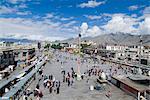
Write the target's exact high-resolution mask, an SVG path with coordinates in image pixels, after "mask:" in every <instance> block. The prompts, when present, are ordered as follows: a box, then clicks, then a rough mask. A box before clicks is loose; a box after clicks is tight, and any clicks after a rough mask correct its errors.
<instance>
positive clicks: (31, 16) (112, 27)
mask: <svg viewBox="0 0 150 100" xmlns="http://www.w3.org/2000/svg"><path fill="white" fill-rule="evenodd" d="M116 32H125V33H132V34H150V1H149V0H0V37H7V38H8V37H9V38H28V39H37V40H50V41H51V40H61V39H66V38H71V37H76V36H77V34H78V33H81V34H82V36H97V35H100V34H109V33H116Z"/></svg>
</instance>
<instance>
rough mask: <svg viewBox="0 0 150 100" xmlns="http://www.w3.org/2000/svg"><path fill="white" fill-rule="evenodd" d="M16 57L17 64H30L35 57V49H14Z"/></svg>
mask: <svg viewBox="0 0 150 100" xmlns="http://www.w3.org/2000/svg"><path fill="white" fill-rule="evenodd" d="M13 52H14V56H15V61H16V62H17V64H18V65H19V64H21V63H22V62H23V63H26V62H28V61H29V60H30V59H32V58H33V57H34V56H35V48H29V47H26V48H16V49H14V51H13Z"/></svg>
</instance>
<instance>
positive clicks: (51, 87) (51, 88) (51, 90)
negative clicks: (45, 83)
mask: <svg viewBox="0 0 150 100" xmlns="http://www.w3.org/2000/svg"><path fill="white" fill-rule="evenodd" d="M49 84H50V86H49V93H52V92H53V84H52V82H51V81H50V82H49Z"/></svg>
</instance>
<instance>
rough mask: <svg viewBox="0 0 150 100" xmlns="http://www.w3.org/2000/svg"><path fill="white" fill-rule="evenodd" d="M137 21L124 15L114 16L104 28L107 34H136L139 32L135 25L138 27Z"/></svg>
mask: <svg viewBox="0 0 150 100" xmlns="http://www.w3.org/2000/svg"><path fill="white" fill-rule="evenodd" d="M137 24H138V22H137V19H135V18H132V17H130V16H127V15H124V14H114V15H112V19H111V20H110V21H108V23H107V24H106V25H104V26H103V28H104V29H105V31H106V32H108V33H111V32H112V33H116V32H125V33H134V32H136V31H137V29H136V28H135V27H133V26H134V25H137Z"/></svg>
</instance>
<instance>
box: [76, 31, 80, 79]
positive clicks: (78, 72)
mask: <svg viewBox="0 0 150 100" xmlns="http://www.w3.org/2000/svg"><path fill="white" fill-rule="evenodd" d="M80 49H81V34H80V33H79V36H78V50H79V57H78V67H77V80H81V72H80V66H81V59H80V57H81V50H80Z"/></svg>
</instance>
